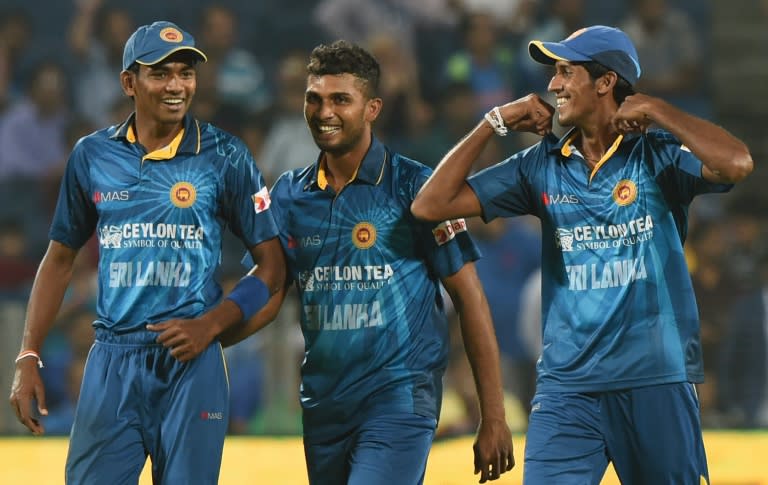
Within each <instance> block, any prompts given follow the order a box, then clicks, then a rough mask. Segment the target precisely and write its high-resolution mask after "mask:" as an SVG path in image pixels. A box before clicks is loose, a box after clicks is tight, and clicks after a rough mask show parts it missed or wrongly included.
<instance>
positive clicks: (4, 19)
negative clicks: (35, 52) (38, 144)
mask: <svg viewBox="0 0 768 485" xmlns="http://www.w3.org/2000/svg"><path fill="white" fill-rule="evenodd" d="M31 36H32V24H31V22H30V20H29V17H28V16H27V14H26V13H24V11H22V10H8V11H5V12H0V113H2V112H3V110H5V109H6V108H7V107H8V105H9V104H10V103H11V102H12V101H14V100H15V99H16V98H17V97H19V96H21V94H22V91H23V89H22V81H21V76H20V71H21V69H20V67H21V66H22V58H23V57H24V51H25V50H26V46H27V44H28V43H29V38H30V37H31Z"/></svg>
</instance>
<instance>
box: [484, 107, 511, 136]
mask: <svg viewBox="0 0 768 485" xmlns="http://www.w3.org/2000/svg"><path fill="white" fill-rule="evenodd" d="M485 119H486V121H488V123H490V124H491V128H493V131H495V132H496V134H497V135H499V136H507V131H508V130H507V125H505V124H504V118H502V117H501V112H500V111H499V107H498V106H496V107H494V108H493V109H492V110H490V111H489V112H487V113H485Z"/></svg>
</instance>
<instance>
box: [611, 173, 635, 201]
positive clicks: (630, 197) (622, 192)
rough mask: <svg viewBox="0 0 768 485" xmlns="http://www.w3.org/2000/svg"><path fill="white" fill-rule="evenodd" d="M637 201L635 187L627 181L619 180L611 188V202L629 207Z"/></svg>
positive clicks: (631, 182)
mask: <svg viewBox="0 0 768 485" xmlns="http://www.w3.org/2000/svg"><path fill="white" fill-rule="evenodd" d="M635 199H637V185H635V183H634V182H633V181H631V180H629V179H624V180H619V183H617V184H616V187H614V188H613V200H614V202H616V203H617V204H618V205H621V206H624V205H629V204H631V203H632V202H634V201H635Z"/></svg>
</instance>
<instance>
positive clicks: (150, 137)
mask: <svg viewBox="0 0 768 485" xmlns="http://www.w3.org/2000/svg"><path fill="white" fill-rule="evenodd" d="M183 127H184V124H183V123H181V122H176V123H158V122H156V121H150V122H141V121H140V120H139V119H138V118H137V119H136V121H134V124H133V129H134V133H135V134H136V139H137V141H138V142H139V143H141V145H142V146H143V147H144V148H145V149H146V150H147V151H148V152H153V151H155V150H159V149H160V148H163V147H166V146H168V144H169V143H171V141H173V139H174V138H175V137H176V135H178V134H179V131H181V129H182V128H183Z"/></svg>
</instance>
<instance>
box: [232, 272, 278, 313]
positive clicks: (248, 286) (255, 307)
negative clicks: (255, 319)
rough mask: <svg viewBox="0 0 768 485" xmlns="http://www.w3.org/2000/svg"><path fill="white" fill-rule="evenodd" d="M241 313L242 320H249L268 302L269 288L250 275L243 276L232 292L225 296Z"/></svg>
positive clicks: (259, 279)
mask: <svg viewBox="0 0 768 485" xmlns="http://www.w3.org/2000/svg"><path fill="white" fill-rule="evenodd" d="M227 299H228V300H232V301H233V302H234V303H235V305H237V306H239V307H240V311H241V312H243V320H249V319H250V318H251V317H252V316H254V315H255V314H256V312H258V311H259V310H261V308H262V307H263V306H264V305H265V304H266V303H267V301H268V300H269V288H267V285H265V284H264V282H263V281H261V278H258V277H256V276H252V275H246V276H243V277H242V278H241V279H240V281H238V282H237V284H236V285H235V287H234V288H233V289H232V292H231V293H230V294H229V295H227Z"/></svg>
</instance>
